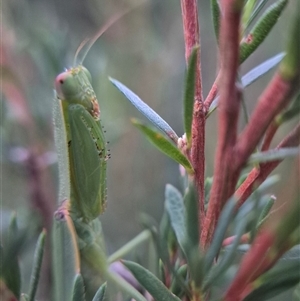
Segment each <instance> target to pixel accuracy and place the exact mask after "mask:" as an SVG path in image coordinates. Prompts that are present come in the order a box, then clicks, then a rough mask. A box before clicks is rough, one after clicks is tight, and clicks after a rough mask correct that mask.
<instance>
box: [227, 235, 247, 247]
mask: <svg viewBox="0 0 300 301" xmlns="http://www.w3.org/2000/svg"><path fill="white" fill-rule="evenodd" d="M235 238H236V236H230V237H227V238H225V239H224V240H223V243H222V247H226V246H229V245H231V244H232V243H233V242H234V240H235ZM249 239H250V235H249V233H245V234H243V235H242V236H241V238H240V244H246V243H248V242H249Z"/></svg>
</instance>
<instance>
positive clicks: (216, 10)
mask: <svg viewBox="0 0 300 301" xmlns="http://www.w3.org/2000/svg"><path fill="white" fill-rule="evenodd" d="M210 5H211V12H212V19H213V24H214V31H215V36H216V38H217V41H218V40H219V29H220V7H219V3H218V0H211V1H210Z"/></svg>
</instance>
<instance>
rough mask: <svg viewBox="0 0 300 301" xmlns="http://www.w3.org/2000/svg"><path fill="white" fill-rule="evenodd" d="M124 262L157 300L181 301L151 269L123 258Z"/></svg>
mask: <svg viewBox="0 0 300 301" xmlns="http://www.w3.org/2000/svg"><path fill="white" fill-rule="evenodd" d="M122 262H123V263H124V265H125V266H126V267H127V268H128V269H129V270H130V271H131V273H132V274H133V275H134V276H135V278H136V279H137V280H138V281H139V283H140V284H141V285H142V286H143V287H144V288H145V289H146V290H147V291H148V292H149V293H150V294H151V295H152V297H153V298H154V299H155V300H164V301H180V299H179V298H178V297H176V296H175V295H173V294H172V293H171V292H170V291H169V290H168V289H167V288H166V287H165V285H164V284H163V283H162V282H161V281H160V280H159V279H158V278H157V277H156V276H155V275H153V274H152V273H151V272H150V271H148V270H147V269H145V268H144V267H142V266H141V265H139V264H137V263H135V262H132V261H127V260H123V261H122Z"/></svg>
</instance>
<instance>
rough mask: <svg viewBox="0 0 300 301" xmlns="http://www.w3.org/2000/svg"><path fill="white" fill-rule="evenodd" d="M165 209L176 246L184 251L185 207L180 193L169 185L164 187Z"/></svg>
mask: <svg viewBox="0 0 300 301" xmlns="http://www.w3.org/2000/svg"><path fill="white" fill-rule="evenodd" d="M165 208H166V210H167V212H168V214H169V217H170V222H171V226H172V228H173V230H174V232H175V235H176V238H177V241H178V244H179V245H180V247H181V249H182V250H183V251H185V243H186V227H185V206H184V203H183V197H182V195H181V193H180V192H179V191H178V190H177V189H176V188H175V187H174V186H172V185H171V184H167V185H166V189H165Z"/></svg>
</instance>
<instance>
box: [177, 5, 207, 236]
mask: <svg viewBox="0 0 300 301" xmlns="http://www.w3.org/2000/svg"><path fill="white" fill-rule="evenodd" d="M181 12H182V21H183V32H184V42H185V59H186V62H187V63H188V61H189V57H190V55H191V52H192V49H193V48H194V47H195V46H197V45H200V30H199V22H198V8H197V1H196V0H181ZM194 99H195V100H194V109H193V122H192V148H191V161H192V163H193V167H194V170H195V179H194V180H195V184H196V187H197V190H198V202H199V214H198V216H199V220H200V222H199V227H200V229H201V228H202V224H203V222H204V217H205V211H204V195H205V193H204V180H205V179H204V177H205V152H204V150H205V111H204V106H203V96H202V79H201V64H200V47H199V49H198V53H197V67H196V81H195V97H194ZM199 232H200V231H199Z"/></svg>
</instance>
